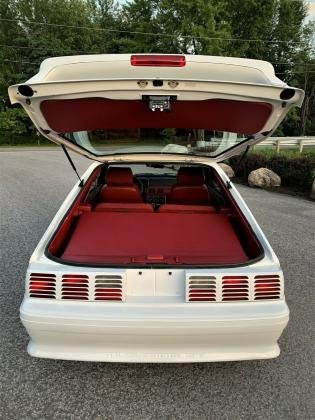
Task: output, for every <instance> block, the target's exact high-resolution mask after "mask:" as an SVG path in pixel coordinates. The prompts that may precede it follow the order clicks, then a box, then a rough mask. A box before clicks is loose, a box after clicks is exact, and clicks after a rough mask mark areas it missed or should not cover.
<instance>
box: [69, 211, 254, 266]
mask: <svg viewBox="0 0 315 420" xmlns="http://www.w3.org/2000/svg"><path fill="white" fill-rule="evenodd" d="M62 258H63V259H64V260H67V261H73V262H84V263H98V264H100V263H105V264H106V263H107V264H119V263H123V264H130V263H131V264H241V263H245V262H247V261H248V257H247V255H246V253H245V252H244V250H243V248H242V246H241V244H240V241H239V239H238V237H237V235H236V233H235V231H234V229H233V227H232V224H231V223H230V220H229V218H228V216H226V215H225V214H198V215H196V214H176V213H175V214H172V213H169V214H167V213H147V214H146V213H141V214H140V213H139V214H137V213H97V212H96V213H93V212H91V213H83V214H82V215H81V216H80V218H79V220H78V223H77V225H76V227H75V230H74V232H73V233H72V234H71V237H70V239H69V241H68V244H67V246H66V248H65V250H64V252H63V255H62Z"/></svg>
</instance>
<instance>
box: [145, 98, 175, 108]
mask: <svg viewBox="0 0 315 420" xmlns="http://www.w3.org/2000/svg"><path fill="white" fill-rule="evenodd" d="M142 99H143V100H144V101H147V102H148V106H149V109H150V110H151V111H161V112H164V111H165V112H170V111H171V102H172V101H174V100H176V99H177V97H176V96H173V95H143V96H142Z"/></svg>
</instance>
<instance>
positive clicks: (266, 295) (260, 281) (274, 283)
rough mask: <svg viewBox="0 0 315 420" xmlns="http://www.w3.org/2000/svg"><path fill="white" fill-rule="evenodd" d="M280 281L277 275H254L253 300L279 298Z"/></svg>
mask: <svg viewBox="0 0 315 420" xmlns="http://www.w3.org/2000/svg"><path fill="white" fill-rule="evenodd" d="M280 296H281V283H280V277H279V276H278V275H273V274H270V275H259V276H255V297H254V299H255V300H268V299H280Z"/></svg>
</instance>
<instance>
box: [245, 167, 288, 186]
mask: <svg viewBox="0 0 315 420" xmlns="http://www.w3.org/2000/svg"><path fill="white" fill-rule="evenodd" d="M248 184H249V186H250V187H260V188H271V187H280V185H281V178H280V176H279V175H277V174H276V173H275V172H273V171H271V170H270V169H267V168H259V169H256V170H255V171H252V172H251V173H250V174H249V175H248Z"/></svg>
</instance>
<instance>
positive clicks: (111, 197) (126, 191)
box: [100, 167, 143, 203]
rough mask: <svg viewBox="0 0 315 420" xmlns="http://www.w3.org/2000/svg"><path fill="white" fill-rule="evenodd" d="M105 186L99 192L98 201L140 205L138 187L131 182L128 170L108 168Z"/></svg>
mask: <svg viewBox="0 0 315 420" xmlns="http://www.w3.org/2000/svg"><path fill="white" fill-rule="evenodd" d="M105 182H106V185H105V186H104V188H103V189H102V191H101V192H100V201H104V202H109V203H141V202H142V201H143V200H142V197H141V193H140V190H139V187H138V185H136V184H135V183H134V181H133V174H132V171H131V169H130V168H120V167H118V168H117V167H110V168H109V169H108V171H107V173H106V179H105Z"/></svg>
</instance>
